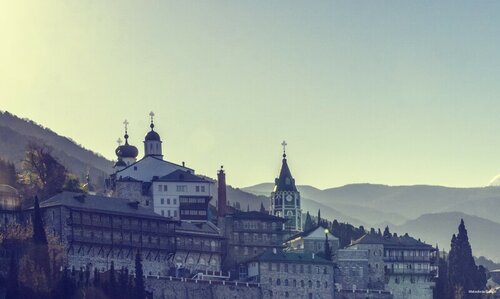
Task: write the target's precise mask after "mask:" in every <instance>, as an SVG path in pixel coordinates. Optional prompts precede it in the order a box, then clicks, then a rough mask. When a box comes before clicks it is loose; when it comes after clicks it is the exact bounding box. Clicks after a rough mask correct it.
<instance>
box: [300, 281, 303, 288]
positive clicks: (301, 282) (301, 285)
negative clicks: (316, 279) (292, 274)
mask: <svg viewBox="0 0 500 299" xmlns="http://www.w3.org/2000/svg"><path fill="white" fill-rule="evenodd" d="M300 287H302V288H303V287H304V281H303V280H301V281H300Z"/></svg>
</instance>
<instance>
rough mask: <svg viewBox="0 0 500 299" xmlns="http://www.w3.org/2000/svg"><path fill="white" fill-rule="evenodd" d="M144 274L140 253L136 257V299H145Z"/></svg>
mask: <svg viewBox="0 0 500 299" xmlns="http://www.w3.org/2000/svg"><path fill="white" fill-rule="evenodd" d="M145 293H146V291H145V287H144V272H143V270H142V258H141V253H140V251H137V254H136V255H135V295H136V298H135V299H144V295H145Z"/></svg>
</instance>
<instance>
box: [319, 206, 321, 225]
mask: <svg viewBox="0 0 500 299" xmlns="http://www.w3.org/2000/svg"><path fill="white" fill-rule="evenodd" d="M320 225H321V209H318V226H320Z"/></svg>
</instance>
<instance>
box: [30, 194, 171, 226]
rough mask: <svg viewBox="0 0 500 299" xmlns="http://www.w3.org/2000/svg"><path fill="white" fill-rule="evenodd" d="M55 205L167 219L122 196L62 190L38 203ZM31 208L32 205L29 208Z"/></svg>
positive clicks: (48, 205)
mask: <svg viewBox="0 0 500 299" xmlns="http://www.w3.org/2000/svg"><path fill="white" fill-rule="evenodd" d="M56 206H65V207H68V208H72V209H79V210H92V211H96V212H99V211H100V212H102V213H107V214H126V215H129V216H136V217H148V218H157V219H162V220H168V218H166V217H162V216H160V215H158V214H156V213H155V212H153V211H152V210H150V209H147V208H145V207H143V206H141V205H140V204H137V203H134V202H129V201H128V200H127V199H124V198H116V197H105V196H99V195H89V194H85V193H77V192H69V191H63V192H61V193H59V194H56V195H54V196H53V197H51V198H49V199H47V200H45V201H42V202H41V203H40V208H50V207H56ZM32 208H33V207H31V208H30V209H32Z"/></svg>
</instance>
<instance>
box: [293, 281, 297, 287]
mask: <svg viewBox="0 0 500 299" xmlns="http://www.w3.org/2000/svg"><path fill="white" fill-rule="evenodd" d="M293 287H294V288H296V287H297V279H294V280H293Z"/></svg>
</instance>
